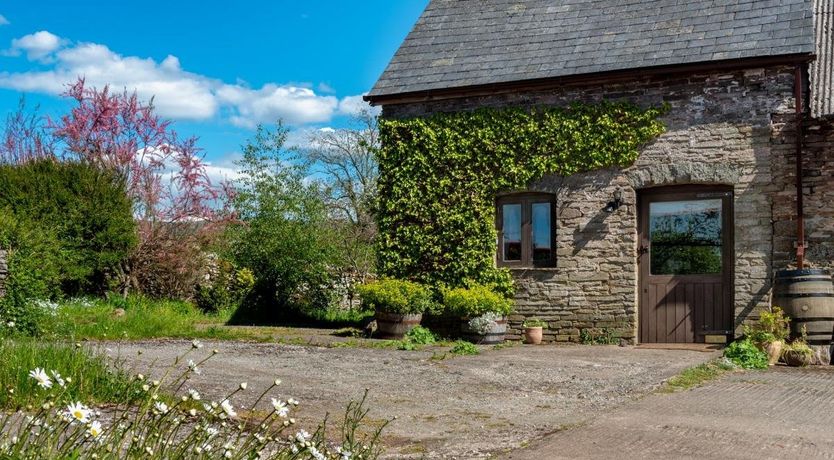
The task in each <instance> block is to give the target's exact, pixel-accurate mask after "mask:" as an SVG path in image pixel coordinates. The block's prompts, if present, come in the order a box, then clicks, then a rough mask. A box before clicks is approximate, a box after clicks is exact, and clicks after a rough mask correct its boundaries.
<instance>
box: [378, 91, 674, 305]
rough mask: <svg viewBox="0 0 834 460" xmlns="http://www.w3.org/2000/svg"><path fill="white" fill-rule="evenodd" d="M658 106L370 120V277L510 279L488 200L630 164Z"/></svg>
mask: <svg viewBox="0 0 834 460" xmlns="http://www.w3.org/2000/svg"><path fill="white" fill-rule="evenodd" d="M665 110H666V108H665V107H663V108H649V109H642V108H639V107H637V106H634V105H632V104H628V103H611V102H603V103H600V104H593V105H589V104H574V105H572V106H570V107H567V108H534V109H520V108H512V109H480V110H476V111H472V112H458V113H443V114H436V115H431V116H428V117H422V118H411V119H403V120H397V119H391V120H387V119H386V120H382V121H381V122H380V136H381V141H382V148H381V149H380V151H379V153H378V161H379V173H380V176H379V184H378V186H379V189H378V192H379V202H378V209H377V224H378V226H379V242H378V248H377V251H378V254H377V255H378V265H379V267H378V268H379V271H380V274H382V275H385V276H391V277H396V278H405V279H412V280H418V281H421V282H424V283H428V284H431V285H444V286H449V287H458V286H461V285H466V284H467V283H469V282H478V283H484V284H492V285H495V286H496V288H497V289H498V290H499V291H501V292H504V293H505V294H507V295H510V294H511V292H512V278H511V277H510V274H509V272H508V271H507V270H505V269H499V268H496V266H495V250H496V246H495V244H496V243H495V242H496V238H497V234H496V230H495V197H496V194H497V193H499V192H500V191H502V190H518V189H524V188H526V187H528V186H529V184H530V183H531V182H533V181H534V180H537V179H540V178H541V177H543V176H545V175H547V174H556V175H561V176H568V175H571V174H576V173H580V172H586V171H592V170H595V169H601V168H607V167H614V166H618V167H625V166H628V165H631V164H632V163H634V161H635V160H636V159H637V156H638V155H639V150H638V149H639V147H640V146H641V145H643V144H645V143H646V142H648V141H650V140H652V139H653V138H655V137H657V136H658V135H660V134H661V133H663V132H664V130H665V127H664V125H663V123H662V122H660V121H659V120H658V118H659V117H660V115H662V114H663V113H664V112H665Z"/></svg>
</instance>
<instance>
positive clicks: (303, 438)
mask: <svg viewBox="0 0 834 460" xmlns="http://www.w3.org/2000/svg"><path fill="white" fill-rule="evenodd" d="M308 439H310V433H308V432H306V431H304V430H301V431H299V432H298V433H296V434H295V440H296V441H298V442H300V443H302V444H303V443H305V442H307V440H308Z"/></svg>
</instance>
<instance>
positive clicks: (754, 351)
mask: <svg viewBox="0 0 834 460" xmlns="http://www.w3.org/2000/svg"><path fill="white" fill-rule="evenodd" d="M724 356H725V357H727V358H728V359H729V360H730V361H732V362H733V363H735V364H737V365H738V366H740V367H743V368H744V369H767V367H768V363H767V353H765V352H763V351H761V350H759V349H758V348H757V347H756V345H755V344H754V343H753V342H752V341H751V340H750V339H744V340H736V341H735V342H733V343H731V344H730V346H728V347H727V348H726V349H725V350H724Z"/></svg>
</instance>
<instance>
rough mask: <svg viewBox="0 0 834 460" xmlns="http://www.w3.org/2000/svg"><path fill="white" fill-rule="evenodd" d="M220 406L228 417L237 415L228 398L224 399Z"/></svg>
mask: <svg viewBox="0 0 834 460" xmlns="http://www.w3.org/2000/svg"><path fill="white" fill-rule="evenodd" d="M220 408H221V409H223V412H225V413H226V415H228V416H229V417H232V418H234V417H237V412H235V408H234V407H233V406H232V403H230V402H229V400H228V399H224V400H223V402H221V403H220Z"/></svg>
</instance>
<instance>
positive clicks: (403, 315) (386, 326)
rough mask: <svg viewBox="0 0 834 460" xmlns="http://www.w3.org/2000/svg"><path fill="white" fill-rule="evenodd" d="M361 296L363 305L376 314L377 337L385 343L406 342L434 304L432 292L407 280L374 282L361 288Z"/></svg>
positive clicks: (359, 292) (359, 289) (358, 291)
mask: <svg viewBox="0 0 834 460" xmlns="http://www.w3.org/2000/svg"><path fill="white" fill-rule="evenodd" d="M357 293H358V294H359V298H360V299H362V305H363V306H364V307H366V308H368V309H373V310H374V318H375V319H376V323H377V329H376V330H377V336H378V337H379V338H383V339H397V340H399V339H402V338H403V337H404V336H405V335H406V334H407V333H408V331H410V330H411V329H412V328H414V327H415V326H418V325H419V324H420V321H421V320H422V319H423V312H424V311H426V310H427V309H429V308H430V307H431V303H432V300H431V292H430V291H429V289H428V288H426V287H425V286H423V285H421V284H418V283H414V282H411V281H405V280H397V279H382V280H379V281H373V282H370V283H366V284H363V285H361V286H359V287H358V289H357Z"/></svg>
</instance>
